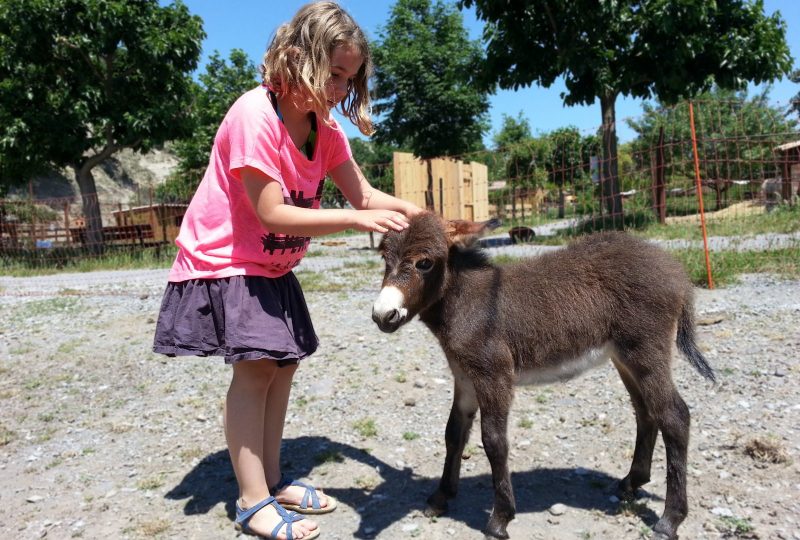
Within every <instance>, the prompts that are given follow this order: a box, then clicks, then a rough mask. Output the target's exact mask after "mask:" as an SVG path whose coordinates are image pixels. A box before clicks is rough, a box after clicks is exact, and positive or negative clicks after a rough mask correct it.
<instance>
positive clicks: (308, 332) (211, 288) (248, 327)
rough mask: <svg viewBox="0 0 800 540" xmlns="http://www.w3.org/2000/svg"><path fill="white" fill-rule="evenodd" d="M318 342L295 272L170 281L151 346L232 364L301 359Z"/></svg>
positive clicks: (158, 349)
mask: <svg viewBox="0 0 800 540" xmlns="http://www.w3.org/2000/svg"><path fill="white" fill-rule="evenodd" d="M318 345H319V340H318V339H317V334H316V333H315V332H314V327H313V325H312V324H311V316H310V315H309V313H308V306H306V301H305V298H304V297H303V291H302V289H301V288H300V283H298V281H297V278H296V277H295V276H294V274H293V273H291V272H289V273H288V274H286V275H284V276H281V277H279V278H267V277H261V276H233V277H229V278H221V279H192V280H189V281H182V282H180V283H168V284H167V289H166V291H165V292H164V299H163V300H162V301H161V311H160V312H159V314H158V323H157V324H156V334H155V339H154V342H153V351H154V352H157V353H161V354H166V355H167V356H223V357H225V362H226V363H228V364H231V363H234V362H238V361H240V360H256V359H260V358H270V359H273V360H278V361H279V363H280V364H292V363H296V362H297V361H298V360H301V359H303V358H305V357H307V356H309V355H310V354H312V353H313V352H314V351H315V350H317V346H318Z"/></svg>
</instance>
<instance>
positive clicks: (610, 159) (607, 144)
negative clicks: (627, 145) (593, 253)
mask: <svg viewBox="0 0 800 540" xmlns="http://www.w3.org/2000/svg"><path fill="white" fill-rule="evenodd" d="M616 99H617V96H616V94H606V95H604V96H601V97H600V106H601V108H602V111H603V127H602V130H603V168H602V174H601V177H600V185H601V186H602V187H601V191H600V193H601V194H602V198H603V200H604V201H605V203H606V207H607V208H608V212H609V214H610V217H611V222H612V223H613V225H614V226H615V227H617V226H619V227H621V226H622V224H623V219H622V217H623V216H622V195H621V194H620V189H619V169H618V167H617V119H616V111H615V109H614V102H615V101H616Z"/></svg>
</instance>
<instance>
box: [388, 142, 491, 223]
mask: <svg viewBox="0 0 800 540" xmlns="http://www.w3.org/2000/svg"><path fill="white" fill-rule="evenodd" d="M393 162H394V194H395V196H396V197H399V198H401V199H404V200H407V201H410V202H413V203H414V204H416V205H417V206H419V207H421V208H428V209H430V210H433V211H435V212H437V213H438V214H439V215H441V216H442V217H444V218H446V219H466V220H469V221H484V220H487V219H489V171H488V168H487V167H486V165H483V164H482V163H477V162H475V161H472V162H470V163H464V162H463V161H457V160H454V159H448V158H436V159H431V160H425V161H423V160H419V159H416V158H415V157H414V156H413V155H412V154H409V153H405V152H395V153H394V156H393Z"/></svg>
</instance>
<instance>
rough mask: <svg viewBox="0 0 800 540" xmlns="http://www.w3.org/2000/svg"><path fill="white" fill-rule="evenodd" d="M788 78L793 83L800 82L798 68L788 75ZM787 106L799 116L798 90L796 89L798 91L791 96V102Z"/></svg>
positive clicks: (799, 95) (799, 97)
mask: <svg viewBox="0 0 800 540" xmlns="http://www.w3.org/2000/svg"><path fill="white" fill-rule="evenodd" d="M789 80H791V81H792V82H793V83H795V84H800V69H798V70H796V71H794V72H793V73H792V74H791V75H790V76H789ZM789 107H790V109H791V110H793V111H794V112H795V113H796V114H797V117H798V118H800V90H798V92H797V93H796V94H795V95H794V97H793V98H792V102H791V104H790V105H789Z"/></svg>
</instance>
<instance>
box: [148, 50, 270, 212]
mask: <svg viewBox="0 0 800 540" xmlns="http://www.w3.org/2000/svg"><path fill="white" fill-rule="evenodd" d="M256 73H257V70H256V66H255V64H253V62H251V61H250V59H249V58H248V57H247V54H245V52H244V51H242V50H241V49H234V50H232V51H231V53H230V63H228V62H226V61H225V60H224V59H223V58H222V57H221V56H220V54H219V52H218V51H215V52H214V54H212V55H211V57H210V58H209V60H208V63H207V64H206V69H205V73H203V74H201V75H200V76H199V77H198V79H199V83H193V84H192V95H193V105H192V108H191V129H190V131H189V136H188V137H186V138H183V139H180V140H178V141H176V143H175V154H176V155H177V157H178V166H177V167H176V169H175V171H174V172H173V173H172V174H171V175H170V177H169V178H168V179H167V181H166V182H165V183H164V184H162V185H161V186H159V188H158V191H157V197H158V198H159V200H161V201H187V200H189V199H190V198H191V196H192V194H193V193H194V191H195V190H196V189H197V186H198V184H200V181H201V180H202V179H203V174H204V173H205V170H206V167H207V166H208V157H209V154H210V153H211V146H212V145H213V144H214V136H215V135H216V133H217V129H218V128H219V125H220V123H221V122H222V119H223V118H225V114H226V113H227V112H228V109H230V107H231V105H233V103H234V101H236V100H237V99H238V98H239V97H240V96H241V95H242V94H243V93H245V92H246V91H248V90H250V89H252V88H253V87H254V86H255V85H256V84H258V83H257V81H256Z"/></svg>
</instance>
